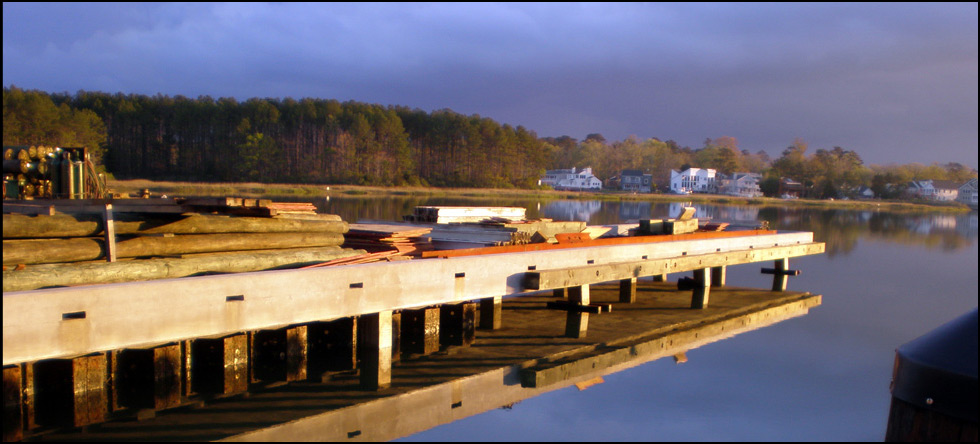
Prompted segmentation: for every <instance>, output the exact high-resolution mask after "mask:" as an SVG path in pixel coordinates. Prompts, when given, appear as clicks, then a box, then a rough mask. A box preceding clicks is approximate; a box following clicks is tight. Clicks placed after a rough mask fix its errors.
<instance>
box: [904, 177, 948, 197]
mask: <svg viewBox="0 0 980 444" xmlns="http://www.w3.org/2000/svg"><path fill="white" fill-rule="evenodd" d="M908 191H909V194H911V195H912V196H914V197H918V198H920V199H928V200H937V201H945V202H949V201H953V200H956V196H957V194H958V192H959V187H958V186H956V184H955V183H954V182H953V181H949V180H916V181H912V182H909V189H908Z"/></svg>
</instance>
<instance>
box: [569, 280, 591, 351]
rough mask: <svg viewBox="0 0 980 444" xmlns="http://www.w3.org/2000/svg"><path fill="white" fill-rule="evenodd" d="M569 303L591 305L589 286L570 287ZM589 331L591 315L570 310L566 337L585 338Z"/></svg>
mask: <svg viewBox="0 0 980 444" xmlns="http://www.w3.org/2000/svg"><path fill="white" fill-rule="evenodd" d="M568 302H569V303H571V304H577V305H589V304H590V303H591V300H590V296H589V285H588V284H585V285H577V286H575V287H569V289H568ZM588 329H589V314H588V313H583V312H581V311H576V310H569V311H568V315H567V317H566V321H565V337H568V338H584V337H585V334H586V332H587V331H588Z"/></svg>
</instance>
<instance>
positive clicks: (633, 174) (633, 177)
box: [619, 170, 653, 193]
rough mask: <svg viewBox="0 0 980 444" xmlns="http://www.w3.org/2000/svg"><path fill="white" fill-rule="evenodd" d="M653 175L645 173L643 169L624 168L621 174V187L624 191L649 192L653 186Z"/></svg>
mask: <svg viewBox="0 0 980 444" xmlns="http://www.w3.org/2000/svg"><path fill="white" fill-rule="evenodd" d="M652 185H653V175H652V174H643V171H641V170H623V172H622V174H620V176H619V187H620V189H621V190H623V191H632V192H635V193H649V192H650V191H651V190H652V189H653V187H652Z"/></svg>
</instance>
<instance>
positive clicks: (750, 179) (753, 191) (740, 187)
mask: <svg viewBox="0 0 980 444" xmlns="http://www.w3.org/2000/svg"><path fill="white" fill-rule="evenodd" d="M760 181H762V175H761V174H756V173H732V175H731V176H728V177H725V178H723V179H721V180H719V182H720V185H719V187H718V190H719V193H721V194H725V195H728V196H738V197H760V196H762V189H761V188H759V182H760Z"/></svg>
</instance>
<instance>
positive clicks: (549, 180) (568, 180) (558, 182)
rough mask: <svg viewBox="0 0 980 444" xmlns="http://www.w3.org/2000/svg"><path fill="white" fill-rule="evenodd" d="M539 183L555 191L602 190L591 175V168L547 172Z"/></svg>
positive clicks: (598, 182)
mask: <svg viewBox="0 0 980 444" xmlns="http://www.w3.org/2000/svg"><path fill="white" fill-rule="evenodd" d="M541 183H542V184H545V185H548V186H550V187H552V188H554V189H556V190H571V191H594V190H599V189H601V188H602V181H601V180H599V178H597V177H595V175H593V174H592V168H589V167H586V168H582V169H581V170H578V171H576V169H575V167H572V168H568V169H559V170H547V171H545V175H544V177H543V178H541Z"/></svg>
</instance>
